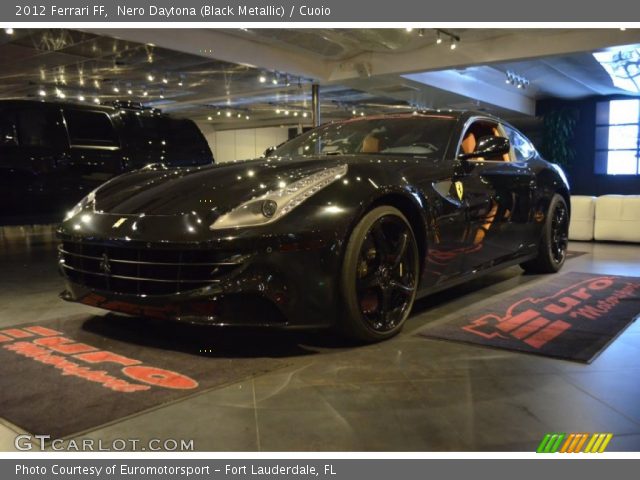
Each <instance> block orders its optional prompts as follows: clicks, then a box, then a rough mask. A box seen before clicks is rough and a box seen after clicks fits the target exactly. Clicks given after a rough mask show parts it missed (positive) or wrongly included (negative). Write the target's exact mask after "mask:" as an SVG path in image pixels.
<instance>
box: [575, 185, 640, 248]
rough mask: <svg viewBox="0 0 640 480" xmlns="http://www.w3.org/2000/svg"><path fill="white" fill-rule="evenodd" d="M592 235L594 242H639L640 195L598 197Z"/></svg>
mask: <svg viewBox="0 0 640 480" xmlns="http://www.w3.org/2000/svg"><path fill="white" fill-rule="evenodd" d="M572 200H573V198H572ZM593 233H594V238H595V239H596V240H612V241H616V242H640V195H603V196H601V197H598V198H597V199H596V211H595V223H594V231H593Z"/></svg>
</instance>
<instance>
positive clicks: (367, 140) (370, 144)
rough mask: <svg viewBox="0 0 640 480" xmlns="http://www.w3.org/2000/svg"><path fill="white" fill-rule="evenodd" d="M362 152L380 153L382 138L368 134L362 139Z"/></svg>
mask: <svg viewBox="0 0 640 480" xmlns="http://www.w3.org/2000/svg"><path fill="white" fill-rule="evenodd" d="M360 151H361V152H362V153H379V152H380V139H379V138H377V137H375V136H373V135H367V136H366V137H364V140H362V147H361V148H360Z"/></svg>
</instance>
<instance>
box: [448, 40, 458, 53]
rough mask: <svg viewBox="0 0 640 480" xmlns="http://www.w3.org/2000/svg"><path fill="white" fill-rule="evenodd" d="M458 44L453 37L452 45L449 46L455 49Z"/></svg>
mask: <svg viewBox="0 0 640 480" xmlns="http://www.w3.org/2000/svg"><path fill="white" fill-rule="evenodd" d="M456 46H457V45H456V41H455V40H454V39H453V38H452V39H451V45H449V48H450V49H451V50H455V49H456Z"/></svg>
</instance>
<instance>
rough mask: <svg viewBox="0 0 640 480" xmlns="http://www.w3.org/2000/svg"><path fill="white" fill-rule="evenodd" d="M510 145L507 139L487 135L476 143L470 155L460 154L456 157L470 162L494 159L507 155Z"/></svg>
mask: <svg viewBox="0 0 640 480" xmlns="http://www.w3.org/2000/svg"><path fill="white" fill-rule="evenodd" d="M509 150H511V145H510V143H509V139H508V138H505V137H494V136H492V135H488V136H486V137H482V138H481V139H480V140H479V141H478V145H477V146H476V149H475V150H474V151H473V152H471V153H461V154H460V155H458V159H460V160H472V159H474V158H481V157H482V158H495V157H500V156H502V155H504V154H505V153H509Z"/></svg>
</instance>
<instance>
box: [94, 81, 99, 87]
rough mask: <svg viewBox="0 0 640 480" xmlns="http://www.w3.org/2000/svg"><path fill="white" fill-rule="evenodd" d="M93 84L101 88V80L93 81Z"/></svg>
mask: <svg viewBox="0 0 640 480" xmlns="http://www.w3.org/2000/svg"><path fill="white" fill-rule="evenodd" d="M93 86H94V87H96V88H100V82H99V81H98V80H94V81H93Z"/></svg>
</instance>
